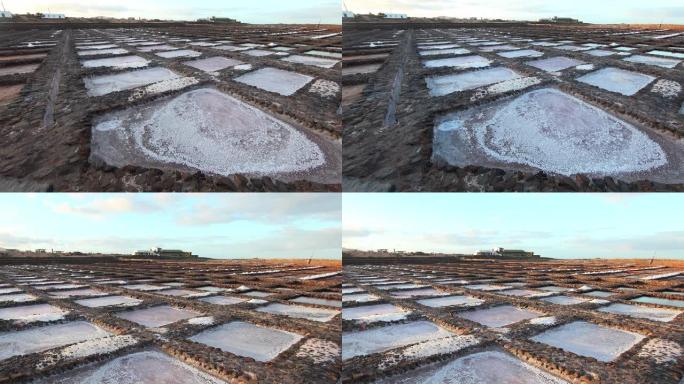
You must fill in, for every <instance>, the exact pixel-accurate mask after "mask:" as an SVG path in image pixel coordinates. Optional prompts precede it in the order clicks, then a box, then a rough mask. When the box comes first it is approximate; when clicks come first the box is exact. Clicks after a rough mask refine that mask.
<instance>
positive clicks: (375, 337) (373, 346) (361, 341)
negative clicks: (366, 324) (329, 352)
mask: <svg viewBox="0 0 684 384" xmlns="http://www.w3.org/2000/svg"><path fill="white" fill-rule="evenodd" d="M449 336H454V334H453V333H451V332H449V331H447V330H446V329H444V328H441V327H439V326H437V325H436V324H434V323H432V322H430V321H424V320H422V321H413V322H410V323H405V324H398V325H390V326H387V327H382V328H373V329H370V330H367V331H358V332H348V333H343V334H342V360H347V359H351V358H352V357H356V356H365V355H370V354H373V353H378V352H384V351H387V350H389V349H393V348H397V347H403V346H406V345H410V344H415V343H420V342H424V341H429V340H435V339H441V338H444V337H449Z"/></svg>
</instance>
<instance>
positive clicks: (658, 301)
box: [630, 296, 684, 308]
mask: <svg viewBox="0 0 684 384" xmlns="http://www.w3.org/2000/svg"><path fill="white" fill-rule="evenodd" d="M630 301H634V302H636V303H650V304H659V305H668V306H670V307H680V308H684V301H683V300H670V299H661V298H659V297H650V296H642V297H638V298H636V299H632V300H630Z"/></svg>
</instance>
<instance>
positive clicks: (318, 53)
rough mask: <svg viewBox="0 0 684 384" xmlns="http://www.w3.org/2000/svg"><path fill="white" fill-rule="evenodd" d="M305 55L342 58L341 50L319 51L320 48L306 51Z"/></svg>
mask: <svg viewBox="0 0 684 384" xmlns="http://www.w3.org/2000/svg"><path fill="white" fill-rule="evenodd" d="M304 54H305V55H313V56H323V57H333V58H336V59H341V58H342V54H341V53H340V52H328V51H319V50H315V49H314V50H311V51H306V52H304Z"/></svg>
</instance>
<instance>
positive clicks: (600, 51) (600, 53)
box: [585, 49, 615, 57]
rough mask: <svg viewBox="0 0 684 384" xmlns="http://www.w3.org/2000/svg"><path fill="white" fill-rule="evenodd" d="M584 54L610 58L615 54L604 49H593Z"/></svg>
mask: <svg viewBox="0 0 684 384" xmlns="http://www.w3.org/2000/svg"><path fill="white" fill-rule="evenodd" d="M585 53H587V54H589V55H592V56H596V57H604V56H611V55H614V54H615V52H613V51H606V50H604V49H594V50H592V51H587V52H585Z"/></svg>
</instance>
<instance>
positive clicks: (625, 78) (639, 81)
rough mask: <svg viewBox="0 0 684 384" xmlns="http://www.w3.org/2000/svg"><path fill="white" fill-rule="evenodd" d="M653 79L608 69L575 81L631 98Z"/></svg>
mask: <svg viewBox="0 0 684 384" xmlns="http://www.w3.org/2000/svg"><path fill="white" fill-rule="evenodd" d="M655 79H656V78H655V77H654V76H650V75H645V74H643V73H637V72H631V71H625V70H623V69H619V68H612V67H609V68H603V69H600V70H598V71H596V72H591V73H588V74H586V75H584V76H582V77H579V78H578V79H577V81H580V82H582V83H586V84H590V85H593V86H596V87H599V88H602V89H605V90H607V91H611V92H616V93H619V94H622V95H625V96H632V95H634V94H636V93H637V92H639V90H641V89H642V88H644V87H645V86H647V85H648V84H650V83H651V82H653V81H654V80H655Z"/></svg>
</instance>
